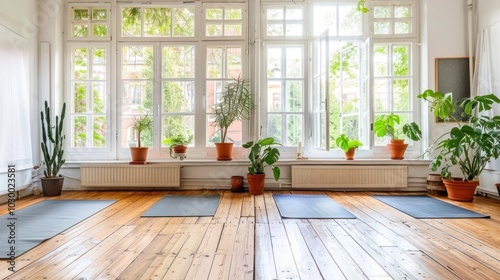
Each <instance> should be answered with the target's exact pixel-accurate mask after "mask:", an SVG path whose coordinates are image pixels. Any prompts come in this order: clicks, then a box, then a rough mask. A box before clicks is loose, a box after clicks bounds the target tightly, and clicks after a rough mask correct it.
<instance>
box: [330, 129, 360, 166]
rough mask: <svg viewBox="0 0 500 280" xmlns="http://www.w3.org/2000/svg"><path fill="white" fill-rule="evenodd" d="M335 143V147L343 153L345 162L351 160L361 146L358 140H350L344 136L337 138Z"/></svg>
mask: <svg viewBox="0 0 500 280" xmlns="http://www.w3.org/2000/svg"><path fill="white" fill-rule="evenodd" d="M335 143H337V146H339V148H341V149H342V150H343V151H344V154H345V159H347V160H353V159H354V153H355V152H356V149H357V148H359V147H361V146H363V143H361V142H360V141H359V140H351V139H349V137H348V136H347V135H345V134H342V135H340V136H339V137H337V139H335Z"/></svg>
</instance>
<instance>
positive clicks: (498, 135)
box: [417, 90, 500, 201]
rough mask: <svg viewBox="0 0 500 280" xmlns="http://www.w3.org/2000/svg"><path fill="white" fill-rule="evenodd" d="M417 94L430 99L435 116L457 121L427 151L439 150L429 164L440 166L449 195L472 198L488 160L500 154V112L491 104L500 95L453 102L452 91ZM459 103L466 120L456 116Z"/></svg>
mask: <svg viewBox="0 0 500 280" xmlns="http://www.w3.org/2000/svg"><path fill="white" fill-rule="evenodd" d="M417 97H418V98H421V99H424V100H427V101H428V102H430V104H429V108H430V110H431V111H432V112H433V114H434V116H436V117H439V118H441V119H443V120H445V121H446V120H452V121H456V126H454V127H453V128H451V130H450V131H447V132H445V133H443V134H442V135H441V136H440V137H438V138H437V139H436V141H435V142H434V143H433V144H432V145H431V146H430V147H429V148H428V149H427V150H426V153H429V154H431V153H433V152H436V153H437V154H436V156H435V157H434V159H433V160H432V162H431V164H430V166H429V167H430V169H431V170H433V171H437V170H440V173H441V176H442V178H443V182H444V184H445V187H446V191H447V193H448V197H449V198H450V199H452V200H457V201H472V200H473V199H474V193H475V191H476V188H477V186H479V175H481V173H482V172H483V170H484V168H485V167H486V164H487V163H488V162H490V161H491V160H492V159H498V158H499V157H500V116H495V115H494V114H493V112H492V108H493V106H492V105H494V104H499V103H500V99H499V98H498V97H497V96H496V95H494V94H487V95H481V96H476V97H474V98H464V99H462V100H460V101H458V102H457V103H454V102H453V99H452V94H451V93H448V94H443V93H440V92H434V91H432V90H426V91H424V92H423V93H422V94H420V95H418V96H417ZM456 106H460V108H462V109H463V117H462V119H463V120H464V119H465V120H466V121H465V122H463V123H461V122H458V121H457V120H456V119H455V118H454V116H453V113H454V112H455V110H456ZM464 117H465V118H464ZM454 166H458V167H459V169H460V171H461V172H462V177H455V178H454V177H452V173H451V171H450V168H452V167H454Z"/></svg>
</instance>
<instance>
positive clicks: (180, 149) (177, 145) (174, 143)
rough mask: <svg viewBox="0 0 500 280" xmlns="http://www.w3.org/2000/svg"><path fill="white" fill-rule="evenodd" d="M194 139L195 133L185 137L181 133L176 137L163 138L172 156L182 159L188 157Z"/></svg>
mask: <svg viewBox="0 0 500 280" xmlns="http://www.w3.org/2000/svg"><path fill="white" fill-rule="evenodd" d="M191 141H193V135H188V136H187V137H185V136H184V135H182V134H179V135H177V136H174V137H169V138H165V139H163V144H164V145H166V146H168V147H169V148H168V149H169V151H170V157H171V158H177V157H179V159H180V160H183V159H184V158H186V155H187V148H188V145H189V144H190V143H191Z"/></svg>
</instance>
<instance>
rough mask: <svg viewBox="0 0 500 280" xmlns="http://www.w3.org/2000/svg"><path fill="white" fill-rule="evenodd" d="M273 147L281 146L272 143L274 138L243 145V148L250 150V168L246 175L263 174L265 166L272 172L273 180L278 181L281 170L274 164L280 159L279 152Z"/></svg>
mask: <svg viewBox="0 0 500 280" xmlns="http://www.w3.org/2000/svg"><path fill="white" fill-rule="evenodd" d="M274 145H279V146H282V145H281V144H280V143H278V142H276V141H274V138H272V137H267V138H263V139H260V140H258V141H250V142H247V143H245V144H243V148H245V149H250V153H249V154H248V158H249V159H250V166H248V173H250V174H252V175H255V174H263V173H264V169H265V168H266V166H270V167H271V169H272V170H273V175H274V179H275V180H276V181H278V180H279V178H280V176H281V170H280V168H279V167H278V166H275V165H274V164H275V163H276V162H277V161H278V160H279V158H280V151H279V150H278V148H276V147H273V146H274Z"/></svg>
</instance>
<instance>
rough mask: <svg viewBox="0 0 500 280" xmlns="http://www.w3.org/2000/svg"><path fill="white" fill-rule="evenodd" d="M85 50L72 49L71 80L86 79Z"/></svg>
mask: <svg viewBox="0 0 500 280" xmlns="http://www.w3.org/2000/svg"><path fill="white" fill-rule="evenodd" d="M87 62H88V57H87V48H73V63H72V64H73V79H75V80H85V79H87V69H88V68H87Z"/></svg>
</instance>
